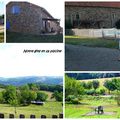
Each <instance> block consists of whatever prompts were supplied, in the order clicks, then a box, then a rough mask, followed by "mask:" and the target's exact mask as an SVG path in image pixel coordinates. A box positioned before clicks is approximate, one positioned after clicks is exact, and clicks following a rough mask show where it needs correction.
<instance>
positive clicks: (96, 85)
mask: <svg viewBox="0 0 120 120" xmlns="http://www.w3.org/2000/svg"><path fill="white" fill-rule="evenodd" d="M92 83H93V88H94V89H95V90H96V89H97V88H98V87H99V81H98V80H93V82H92Z"/></svg>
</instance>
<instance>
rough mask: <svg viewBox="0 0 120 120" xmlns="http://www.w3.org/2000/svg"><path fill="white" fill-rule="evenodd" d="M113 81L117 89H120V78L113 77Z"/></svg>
mask: <svg viewBox="0 0 120 120" xmlns="http://www.w3.org/2000/svg"><path fill="white" fill-rule="evenodd" d="M112 83H113V85H114V86H115V89H116V90H119V91H120V78H113V79H112Z"/></svg>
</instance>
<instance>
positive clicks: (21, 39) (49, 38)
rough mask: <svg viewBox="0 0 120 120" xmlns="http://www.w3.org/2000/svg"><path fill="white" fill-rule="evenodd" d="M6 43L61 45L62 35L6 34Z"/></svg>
mask: <svg viewBox="0 0 120 120" xmlns="http://www.w3.org/2000/svg"><path fill="white" fill-rule="evenodd" d="M6 42H7V43H62V42H63V35H62V34H61V35H27V34H22V33H15V32H7V34H6Z"/></svg>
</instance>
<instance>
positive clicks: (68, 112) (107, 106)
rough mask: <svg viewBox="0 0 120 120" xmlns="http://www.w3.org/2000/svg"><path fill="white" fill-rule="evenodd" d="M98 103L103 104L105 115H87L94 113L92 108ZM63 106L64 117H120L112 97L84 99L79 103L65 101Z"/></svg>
mask: <svg viewBox="0 0 120 120" xmlns="http://www.w3.org/2000/svg"><path fill="white" fill-rule="evenodd" d="M99 105H102V106H104V112H105V113H107V114H106V115H105V114H103V115H98V114H96V115H87V114H90V113H94V108H95V107H97V106H99ZM65 106H66V107H65V117H66V118H120V107H118V106H117V103H116V101H115V100H114V99H112V98H111V99H110V98H101V99H100V98H94V99H93V98H92V99H84V100H82V101H81V104H79V105H74V104H67V103H66V105H65Z"/></svg>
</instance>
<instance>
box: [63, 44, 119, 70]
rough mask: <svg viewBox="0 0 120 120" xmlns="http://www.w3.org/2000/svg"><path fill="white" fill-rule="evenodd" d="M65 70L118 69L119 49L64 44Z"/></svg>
mask: <svg viewBox="0 0 120 120" xmlns="http://www.w3.org/2000/svg"><path fill="white" fill-rule="evenodd" d="M65 69H66V71H119V70H120V50H118V49H110V48H98V47H94V48H92V47H86V46H80V45H66V51H65Z"/></svg>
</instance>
